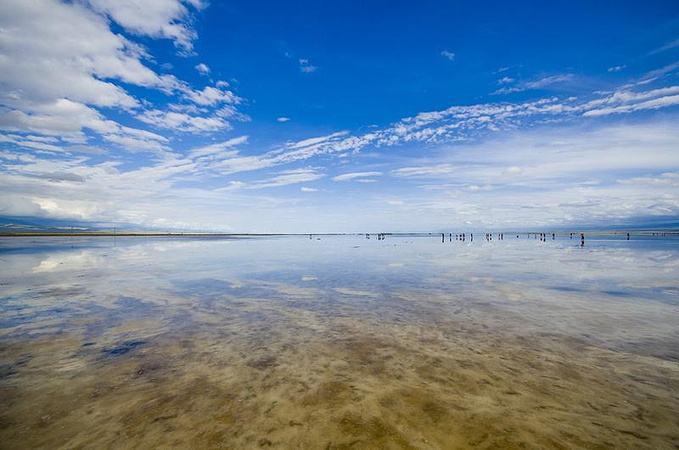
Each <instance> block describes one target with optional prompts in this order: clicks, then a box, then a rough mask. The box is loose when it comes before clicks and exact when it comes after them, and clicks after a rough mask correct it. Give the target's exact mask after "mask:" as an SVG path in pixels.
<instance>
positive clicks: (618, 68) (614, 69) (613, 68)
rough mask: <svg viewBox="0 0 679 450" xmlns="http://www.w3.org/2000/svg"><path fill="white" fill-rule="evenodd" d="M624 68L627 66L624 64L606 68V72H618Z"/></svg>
mask: <svg viewBox="0 0 679 450" xmlns="http://www.w3.org/2000/svg"><path fill="white" fill-rule="evenodd" d="M626 68H627V66H626V65H624V64H622V65H620V66H613V67H609V68H608V71H609V72H620V71H623V70H625V69H626Z"/></svg>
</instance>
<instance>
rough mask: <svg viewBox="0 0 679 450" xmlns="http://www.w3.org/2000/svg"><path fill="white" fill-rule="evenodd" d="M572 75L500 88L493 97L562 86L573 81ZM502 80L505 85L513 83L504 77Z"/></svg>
mask: <svg viewBox="0 0 679 450" xmlns="http://www.w3.org/2000/svg"><path fill="white" fill-rule="evenodd" d="M574 78H575V77H574V75H573V74H569V73H567V74H560V75H550V76H546V77H541V78H537V79H535V80H530V81H523V82H519V83H517V84H515V85H514V86H507V87H503V88H500V89H498V90H496V91H495V92H493V94H494V95H498V94H511V93H514V92H523V91H528V90H535V89H544V88H546V87H549V86H554V85H558V84H563V83H567V82H570V81H572V80H573V79H574ZM503 80H507V84H508V83H511V82H513V81H514V80H513V79H511V78H509V77H505V78H503Z"/></svg>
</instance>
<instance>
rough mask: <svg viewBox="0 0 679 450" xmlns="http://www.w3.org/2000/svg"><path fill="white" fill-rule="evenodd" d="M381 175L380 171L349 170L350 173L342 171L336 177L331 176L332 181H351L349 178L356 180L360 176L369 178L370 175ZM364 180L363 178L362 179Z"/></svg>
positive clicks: (358, 179)
mask: <svg viewBox="0 0 679 450" xmlns="http://www.w3.org/2000/svg"><path fill="white" fill-rule="evenodd" d="M381 175H382V172H351V173H343V174H341V175H337V176H336V177H333V178H332V180H333V181H351V180H356V181H361V180H360V179H361V178H370V177H379V176H381ZM363 181H365V180H363Z"/></svg>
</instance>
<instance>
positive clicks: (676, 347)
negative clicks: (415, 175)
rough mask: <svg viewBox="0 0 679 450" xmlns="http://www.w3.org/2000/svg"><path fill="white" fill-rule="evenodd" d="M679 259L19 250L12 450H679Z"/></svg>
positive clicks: (7, 297)
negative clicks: (170, 449)
mask: <svg viewBox="0 0 679 450" xmlns="http://www.w3.org/2000/svg"><path fill="white" fill-rule="evenodd" d="M678 244H679V242H677V241H676V240H673V239H645V240H634V239H633V240H631V241H625V240H620V239H609V238H602V239H588V240H587V243H586V245H585V246H584V247H581V246H580V243H579V241H577V239H576V240H571V239H568V238H566V239H556V240H547V241H545V242H542V241H538V240H535V239H526V238H525V236H522V237H521V238H519V239H517V238H514V237H513V236H511V237H510V236H507V237H505V240H502V241H497V240H495V241H485V240H483V239H478V237H477V239H476V241H474V242H470V241H469V240H466V241H464V242H461V241H452V242H449V241H448V239H446V242H443V243H442V242H441V240H440V237H436V236H433V237H393V236H388V237H387V238H386V239H385V240H376V239H370V240H368V239H365V238H364V237H357V236H344V237H325V236H322V237H320V240H318V239H308V238H306V237H272V238H257V239H253V238H250V239H214V238H213V239H178V238H152V239H151V238H122V239H121V238H116V239H113V238H111V239H109V238H30V239H29V238H12V239H9V238H8V239H3V240H0V263H1V264H2V272H1V275H0V402H1V403H2V404H1V406H2V408H0V446H1V447H3V448H36V447H43V448H102V447H104V448H105V447H110V448H153V447H181V448H187V447H192V448H253V447H255V448H256V447H279V448H422V449H427V448H465V447H480V448H549V447H554V448H563V447H568V448H610V447H624V448H677V447H679V431H678V430H679V284H678V282H677V280H679V258H678V256H679V245H678Z"/></svg>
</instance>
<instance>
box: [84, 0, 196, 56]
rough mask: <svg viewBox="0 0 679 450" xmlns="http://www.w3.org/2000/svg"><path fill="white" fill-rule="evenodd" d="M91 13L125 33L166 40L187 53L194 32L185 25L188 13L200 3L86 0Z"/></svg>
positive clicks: (172, 0)
mask: <svg viewBox="0 0 679 450" xmlns="http://www.w3.org/2000/svg"><path fill="white" fill-rule="evenodd" d="M86 1H87V2H88V3H89V4H90V5H92V7H93V9H94V10H95V11H98V12H101V13H103V14H106V15H107V16H108V17H110V18H111V19H112V20H114V21H115V22H117V23H118V24H119V25H120V26H122V27H123V28H125V29H126V30H128V31H130V32H132V33H135V34H139V35H144V36H150V37H153V38H166V39H171V40H173V41H174V43H175V45H177V46H178V47H179V48H181V49H182V50H184V51H191V50H192V48H193V40H194V39H195V38H196V33H195V31H194V30H193V29H192V28H191V27H190V26H189V25H188V22H189V21H190V11H189V9H188V8H187V7H186V6H185V5H190V6H191V7H193V8H196V9H200V8H202V7H203V6H204V3H203V1H201V0H189V1H180V0H143V1H139V0H86Z"/></svg>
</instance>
